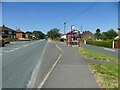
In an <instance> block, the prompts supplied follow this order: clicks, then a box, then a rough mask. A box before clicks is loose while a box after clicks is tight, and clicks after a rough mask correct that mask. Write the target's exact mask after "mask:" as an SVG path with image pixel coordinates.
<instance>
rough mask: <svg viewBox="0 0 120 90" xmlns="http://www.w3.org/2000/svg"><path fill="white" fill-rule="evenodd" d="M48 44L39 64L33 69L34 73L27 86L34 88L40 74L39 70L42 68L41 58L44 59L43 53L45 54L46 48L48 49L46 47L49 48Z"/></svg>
mask: <svg viewBox="0 0 120 90" xmlns="http://www.w3.org/2000/svg"><path fill="white" fill-rule="evenodd" d="M47 44H48V42H47ZM47 44H46V46H45V47H44V50H43V52H42V54H41V57H40V60H39V62H38V64H37V65H36V67H35V68H34V70H33V73H32V75H31V79H30V80H29V83H28V85H27V88H33V86H34V84H35V81H36V77H37V74H38V71H39V68H40V64H41V60H42V58H43V55H44V53H45V50H46V48H47Z"/></svg>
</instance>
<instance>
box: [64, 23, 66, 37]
mask: <svg viewBox="0 0 120 90" xmlns="http://www.w3.org/2000/svg"><path fill="white" fill-rule="evenodd" d="M65 31H66V22H64V35H65Z"/></svg>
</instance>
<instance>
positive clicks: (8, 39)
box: [3, 38, 17, 43]
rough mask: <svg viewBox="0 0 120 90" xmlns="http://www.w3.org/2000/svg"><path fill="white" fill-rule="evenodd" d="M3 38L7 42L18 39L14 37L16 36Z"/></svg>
mask: <svg viewBox="0 0 120 90" xmlns="http://www.w3.org/2000/svg"><path fill="white" fill-rule="evenodd" d="M3 40H4V41H5V43H10V42H11V41H16V40H17V39H14V38H4V39H3Z"/></svg>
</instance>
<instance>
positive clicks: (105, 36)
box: [101, 32, 108, 40]
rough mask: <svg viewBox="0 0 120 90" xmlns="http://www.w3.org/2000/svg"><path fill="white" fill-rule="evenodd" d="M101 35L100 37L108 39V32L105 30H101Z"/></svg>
mask: <svg viewBox="0 0 120 90" xmlns="http://www.w3.org/2000/svg"><path fill="white" fill-rule="evenodd" d="M101 37H102V39H103V40H107V39H108V33H107V32H102V35H101Z"/></svg>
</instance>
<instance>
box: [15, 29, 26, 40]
mask: <svg viewBox="0 0 120 90" xmlns="http://www.w3.org/2000/svg"><path fill="white" fill-rule="evenodd" d="M16 38H17V39H21V38H26V34H25V33H24V32H23V31H21V30H20V29H17V30H16Z"/></svg>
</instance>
